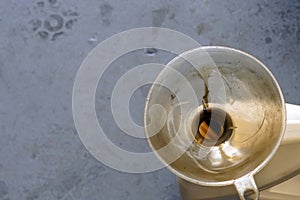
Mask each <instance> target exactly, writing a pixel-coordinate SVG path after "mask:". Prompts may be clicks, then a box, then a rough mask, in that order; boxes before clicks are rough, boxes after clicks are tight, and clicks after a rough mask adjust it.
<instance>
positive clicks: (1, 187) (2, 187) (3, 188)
mask: <svg viewBox="0 0 300 200" xmlns="http://www.w3.org/2000/svg"><path fill="white" fill-rule="evenodd" d="M7 195H8V186H7V185H6V183H5V182H4V181H0V198H1V199H2V198H4V197H6V196H7Z"/></svg>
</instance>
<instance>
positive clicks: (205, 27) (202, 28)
mask: <svg viewBox="0 0 300 200" xmlns="http://www.w3.org/2000/svg"><path fill="white" fill-rule="evenodd" d="M196 29H197V34H198V35H201V34H205V33H207V32H209V31H211V30H212V29H213V28H212V26H210V25H209V24H205V23H200V24H199V25H198V26H197V28H196Z"/></svg>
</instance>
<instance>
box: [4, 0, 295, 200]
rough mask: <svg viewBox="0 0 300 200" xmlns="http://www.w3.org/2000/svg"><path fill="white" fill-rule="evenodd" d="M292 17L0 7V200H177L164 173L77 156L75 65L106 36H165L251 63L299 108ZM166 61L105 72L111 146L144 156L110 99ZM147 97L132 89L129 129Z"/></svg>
mask: <svg viewBox="0 0 300 200" xmlns="http://www.w3.org/2000/svg"><path fill="white" fill-rule="evenodd" d="M299 13H300V1H297V0H295V1H292V0H291V1H289V0H286V1H283V0H281V1H280V0H272V1H271V0H270V1H261V0H253V1H242V0H241V1H234V0H228V1H222V0H213V1H209V0H207V1H194V0H186V1H180V0H175V1H170V0H169V1H160V0H152V1H146V0H144V1H140V0H136V1H127V0H123V1H122V0H113V1H110V0H106V1H100V0H99V1H98V0H89V1H86V0H80V1H79V0H68V1H63V0H26V1H22V0H10V1H8V0H3V1H0V94H1V100H0V125H1V126H0V134H1V139H0V199H1V200H8V199H10V200H21V199H26V200H45V199H63V200H67V199H68V200H73V199H74V200H75V199H80V200H93V199H97V200H98V199H103V200H106V199H112V200H114V199H122V200H125V199H131V200H140V199H143V200H154V199H155V200H157V199H162V200H176V199H177V200H178V199H179V193H178V189H177V183H176V178H175V176H174V175H172V174H171V173H170V172H169V171H168V170H166V169H163V170H160V171H157V172H153V173H148V174H141V175H134V174H126V173H121V172H118V171H115V170H112V169H110V168H108V167H106V166H104V165H103V164H101V163H100V162H98V161H97V160H95V159H94V158H93V157H92V156H91V155H90V154H89V153H88V152H87V151H86V150H85V148H84V147H83V145H82V144H81V142H80V140H79V137H78V135H77V133H76V130H75V127H74V122H73V118H72V110H71V100H72V98H71V95H72V87H73V81H74V78H75V75H76V71H77V70H78V68H79V66H80V64H81V62H82V61H83V59H84V58H85V57H86V56H87V55H88V53H89V52H90V51H91V50H92V49H93V48H94V47H95V46H96V45H97V44H98V43H99V42H100V41H102V40H104V39H105V38H107V37H109V36H111V35H112V34H115V33H118V32H120V31H124V30H127V29H131V28H136V27H144V26H159V27H167V28H171V29H175V30H178V31H181V32H183V33H185V34H187V35H189V36H190V37H192V38H194V39H195V40H197V41H198V42H199V43H200V44H202V45H225V46H230V47H234V48H238V49H241V50H244V51H246V52H249V53H250V54H252V55H254V56H256V57H257V58H259V59H260V60H262V61H263V62H264V63H265V64H266V65H267V66H268V67H269V68H270V69H271V71H272V72H273V73H274V75H275V77H276V78H277V79H278V81H279V83H280V85H281V87H282V89H283V92H284V95H285V98H286V100H287V102H290V103H296V104H300V92H299V87H300V86H299V80H300V78H299V76H300V70H299V59H300V56H299V55H300V22H299ZM51 17H52V18H55V19H56V20H57V21H56V22H55V21H53V20H52V21H51V20H49V19H51ZM56 23H58V24H56ZM173 56H174V55H171V54H169V53H166V52H162V51H158V52H157V53H156V54H155V55H154V56H150V55H149V54H147V53H145V52H144V51H142V50H141V51H136V52H133V53H130V54H128V55H125V56H122V57H121V58H120V59H118V60H116V62H114V63H113V64H112V66H111V67H110V68H109V69H108V70H107V71H106V73H105V76H104V78H102V79H101V81H100V84H99V87H98V91H97V99H96V104H97V106H96V107H97V108H96V110H97V113H98V117H99V121H100V123H101V124H102V126H104V130H105V131H106V132H107V133H108V137H109V138H110V139H111V140H112V141H113V142H114V143H115V144H117V145H119V146H121V147H122V148H124V149H128V150H131V151H136V152H144V151H148V150H149V149H148V148H147V145H145V144H146V142H145V141H143V140H138V139H133V138H130V137H129V136H126V135H125V134H123V133H122V132H121V131H120V129H119V128H118V127H117V126H116V125H115V123H114V122H113V119H112V115H111V112H110V96H111V91H112V88H113V86H114V84H115V82H116V81H117V80H118V78H119V77H120V76H121V75H122V74H123V73H124V72H126V71H127V70H128V69H130V68H132V67H134V66H135V65H138V64H142V63H148V62H160V63H166V62H168V61H169V60H170V59H171V58H172V57H173ZM148 88H149V87H148V86H144V87H142V88H140V89H139V90H137V91H136V92H135V94H134V96H133V98H132V101H131V104H130V108H131V114H132V116H133V118H134V120H135V121H136V122H137V123H138V124H141V123H142V115H143V104H144V100H145V95H146V94H147V90H148Z"/></svg>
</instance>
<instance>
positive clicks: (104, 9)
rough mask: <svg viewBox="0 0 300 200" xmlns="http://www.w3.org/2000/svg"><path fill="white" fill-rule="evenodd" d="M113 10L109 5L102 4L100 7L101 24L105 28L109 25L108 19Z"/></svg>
mask: <svg viewBox="0 0 300 200" xmlns="http://www.w3.org/2000/svg"><path fill="white" fill-rule="evenodd" d="M113 9H114V8H113V7H112V6H111V5H109V4H102V5H101V6H100V14H101V16H102V22H103V24H104V25H106V26H109V25H110V17H111V15H112V12H113Z"/></svg>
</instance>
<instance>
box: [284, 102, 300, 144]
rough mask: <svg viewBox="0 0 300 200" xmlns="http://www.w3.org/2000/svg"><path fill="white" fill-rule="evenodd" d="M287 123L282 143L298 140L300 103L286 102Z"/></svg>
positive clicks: (299, 134) (299, 137)
mask: <svg viewBox="0 0 300 200" xmlns="http://www.w3.org/2000/svg"><path fill="white" fill-rule="evenodd" d="M286 114H287V123H286V130H285V135H284V139H283V140H282V144H289V143H294V142H297V141H299V142H300V105H294V104H288V103H287V104H286Z"/></svg>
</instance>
